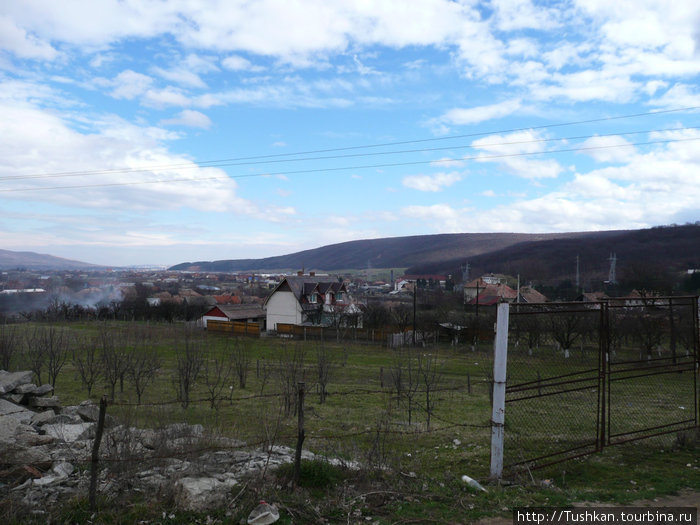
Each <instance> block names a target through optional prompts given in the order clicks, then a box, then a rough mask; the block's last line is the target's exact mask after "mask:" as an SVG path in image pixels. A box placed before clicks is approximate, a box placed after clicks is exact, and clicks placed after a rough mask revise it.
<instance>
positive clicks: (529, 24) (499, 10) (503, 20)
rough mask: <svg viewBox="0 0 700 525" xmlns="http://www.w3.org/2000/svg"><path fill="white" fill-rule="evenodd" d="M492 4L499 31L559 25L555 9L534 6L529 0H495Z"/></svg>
mask: <svg viewBox="0 0 700 525" xmlns="http://www.w3.org/2000/svg"><path fill="white" fill-rule="evenodd" d="M493 6H494V7H495V10H496V17H495V18H496V24H497V26H498V28H499V29H500V30H501V31H513V30H518V29H540V30H551V29H554V28H556V27H557V26H558V25H559V23H558V21H557V12H556V10H555V9H547V8H542V7H540V6H537V7H536V6H534V5H533V4H532V2H531V0H495V1H494V2H493Z"/></svg>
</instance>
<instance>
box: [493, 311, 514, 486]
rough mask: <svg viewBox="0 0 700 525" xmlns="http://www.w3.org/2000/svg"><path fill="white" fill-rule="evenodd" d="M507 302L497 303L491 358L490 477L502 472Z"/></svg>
mask: <svg viewBox="0 0 700 525" xmlns="http://www.w3.org/2000/svg"><path fill="white" fill-rule="evenodd" d="M509 306H510V305H509V304H508V303H501V304H499V305H498V314H497V317H496V341H495V348H494V350H495V351H494V359H493V410H492V413H491V478H492V479H501V476H502V474H503V437H504V422H505V409H506V364H507V361H508V315H509Z"/></svg>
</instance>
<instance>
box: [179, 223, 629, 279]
mask: <svg viewBox="0 0 700 525" xmlns="http://www.w3.org/2000/svg"><path fill="white" fill-rule="evenodd" d="M616 233H619V232H583V233H581V232H578V233H548V234H523V233H454V234H438V235H416V236H411V237H388V238H383V239H369V240H361V241H348V242H343V243H339V244H331V245H328V246H322V247H320V248H314V249H311V250H304V251H301V252H296V253H292V254H288V255H280V256H276V257H267V258H264V259H231V260H220V261H198V262H186V263H182V264H178V265H176V266H173V267H171V268H170V269H171V270H190V271H210V272H235V271H246V270H257V271H261V270H294V269H301V268H306V269H319V270H328V271H334V270H342V269H363V268H404V267H418V266H421V267H423V266H426V265H431V267H434V268H447V267H450V265H451V264H452V261H456V260H459V261H462V262H463V261H464V259H465V258H472V257H475V256H478V255H481V254H486V253H491V252H494V251H497V250H502V249H506V248H508V247H511V246H514V245H519V244H523V243H539V242H545V241H554V240H557V239H572V240H573V239H581V238H589V237H590V238H597V237H599V236H601V235H602V236H605V235H614V234H616ZM457 266H459V263H458V264H457Z"/></svg>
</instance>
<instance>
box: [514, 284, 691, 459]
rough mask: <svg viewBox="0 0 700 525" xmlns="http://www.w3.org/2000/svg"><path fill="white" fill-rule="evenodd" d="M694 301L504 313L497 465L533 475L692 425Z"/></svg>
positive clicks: (617, 303) (566, 305)
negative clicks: (506, 336) (501, 438)
mask: <svg viewBox="0 0 700 525" xmlns="http://www.w3.org/2000/svg"><path fill="white" fill-rule="evenodd" d="M697 304H698V303H697V298H696V297H675V298H661V297H650V298H639V299H638V300H629V299H627V300H610V301H606V302H596V303H587V304H581V303H561V304H540V305H518V306H515V307H514V308H513V310H514V311H512V313H511V315H512V318H511V326H510V337H511V339H510V348H509V355H508V386H507V397H506V434H505V436H506V438H505V451H506V464H507V465H510V467H511V468H515V467H519V466H520V467H522V466H527V467H528V468H530V467H537V466H544V465H547V464H551V463H554V462H558V461H562V460H566V459H571V458H574V457H578V456H581V455H585V454H590V453H592V452H595V451H599V450H601V449H602V448H603V447H605V446H608V445H613V444H618V443H622V442H625V441H629V440H636V439H641V438H646V437H652V436H657V435H661V434H672V433H675V432H678V431H683V430H688V429H692V428H695V427H696V426H697V425H698V402H697V399H698V385H697V363H698V324H697V323H698V315H697Z"/></svg>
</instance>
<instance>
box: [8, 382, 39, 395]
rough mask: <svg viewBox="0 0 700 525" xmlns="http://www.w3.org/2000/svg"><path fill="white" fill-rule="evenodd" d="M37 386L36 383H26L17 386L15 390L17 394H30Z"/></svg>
mask: <svg viewBox="0 0 700 525" xmlns="http://www.w3.org/2000/svg"><path fill="white" fill-rule="evenodd" d="M35 388H36V385H35V384H34V383H26V384H24V385H19V386H18V387H16V388H15V389H14V390H13V392H14V393H15V394H28V393H30V392H32V391H33V390H34V389H35Z"/></svg>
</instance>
